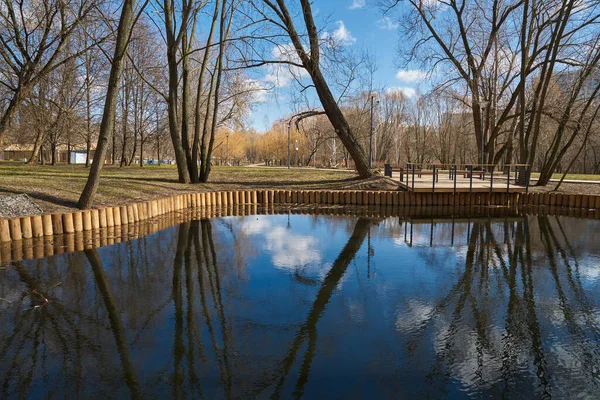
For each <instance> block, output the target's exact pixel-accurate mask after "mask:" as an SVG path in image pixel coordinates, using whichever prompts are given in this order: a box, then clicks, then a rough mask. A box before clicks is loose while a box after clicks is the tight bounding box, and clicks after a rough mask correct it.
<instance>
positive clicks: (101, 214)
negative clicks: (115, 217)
mask: <svg viewBox="0 0 600 400" xmlns="http://www.w3.org/2000/svg"><path fill="white" fill-rule="evenodd" d="M98 217H99V218H100V228H106V209H105V208H101V209H99V210H98Z"/></svg>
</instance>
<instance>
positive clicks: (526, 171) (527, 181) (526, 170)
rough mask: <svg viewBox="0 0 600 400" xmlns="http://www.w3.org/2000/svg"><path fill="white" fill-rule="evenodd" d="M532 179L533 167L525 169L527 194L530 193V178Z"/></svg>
mask: <svg viewBox="0 0 600 400" xmlns="http://www.w3.org/2000/svg"><path fill="white" fill-rule="evenodd" d="M530 177H531V166H529V165H528V166H527V167H526V168H525V193H529V178H530Z"/></svg>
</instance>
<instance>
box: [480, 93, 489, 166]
mask: <svg viewBox="0 0 600 400" xmlns="http://www.w3.org/2000/svg"><path fill="white" fill-rule="evenodd" d="M487 105H488V102H487V101H480V102H479V107H481V170H482V171H483V164H484V157H485V150H484V144H485V108H486V107H487Z"/></svg>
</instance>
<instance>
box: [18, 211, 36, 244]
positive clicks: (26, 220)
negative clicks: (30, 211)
mask: <svg viewBox="0 0 600 400" xmlns="http://www.w3.org/2000/svg"><path fill="white" fill-rule="evenodd" d="M20 220H21V221H20V222H21V236H22V237H23V239H31V238H32V237H33V232H32V230H31V218H30V217H28V216H27V217H21V218H20Z"/></svg>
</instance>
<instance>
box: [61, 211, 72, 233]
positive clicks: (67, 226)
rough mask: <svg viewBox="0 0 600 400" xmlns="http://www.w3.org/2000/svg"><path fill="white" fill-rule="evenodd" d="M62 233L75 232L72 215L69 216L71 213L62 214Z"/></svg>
mask: <svg viewBox="0 0 600 400" xmlns="http://www.w3.org/2000/svg"><path fill="white" fill-rule="evenodd" d="M63 232H64V233H73V232H75V228H74V226H73V214H71V213H66V214H63Z"/></svg>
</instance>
